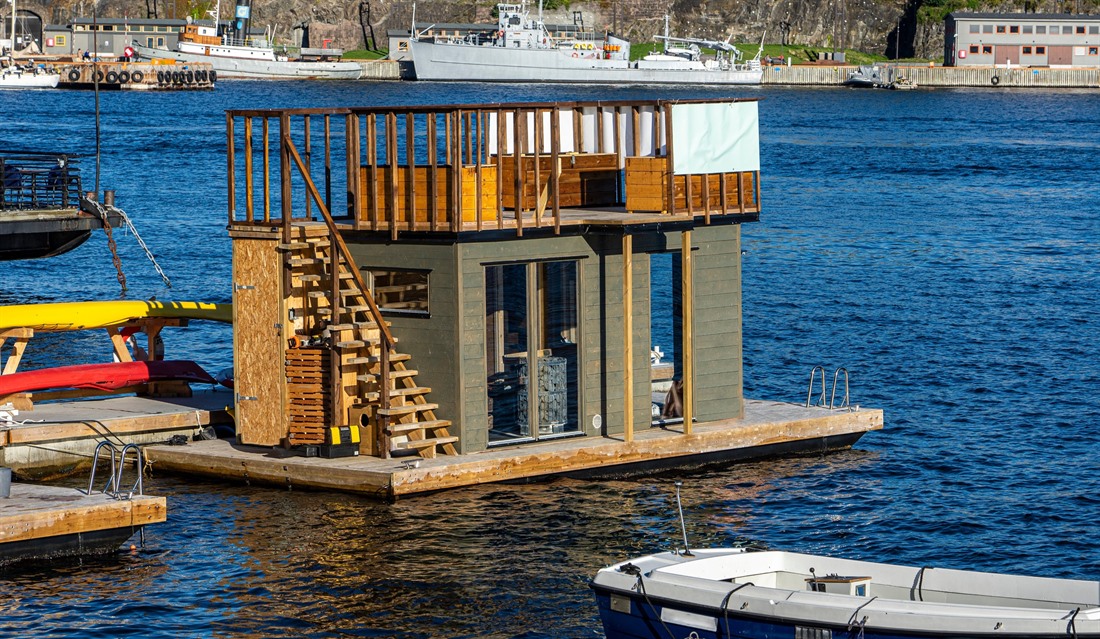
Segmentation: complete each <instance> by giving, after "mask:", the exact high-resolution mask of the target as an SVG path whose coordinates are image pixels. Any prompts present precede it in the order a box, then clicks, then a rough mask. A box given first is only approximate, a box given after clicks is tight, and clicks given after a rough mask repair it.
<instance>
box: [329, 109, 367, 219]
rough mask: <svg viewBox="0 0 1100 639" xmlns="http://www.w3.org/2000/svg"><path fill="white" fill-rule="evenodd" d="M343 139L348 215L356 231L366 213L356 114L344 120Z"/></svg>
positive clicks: (361, 150)
mask: <svg viewBox="0 0 1100 639" xmlns="http://www.w3.org/2000/svg"><path fill="white" fill-rule="evenodd" d="M344 137H345V139H346V140H347V144H346V148H345V151H344V155H345V158H344V164H345V165H347V170H348V183H347V190H348V193H349V195H348V199H349V201H348V208H349V209H350V210H349V211H348V214H349V215H350V216H351V219H352V226H353V227H354V228H355V230H357V231H358V230H360V229H362V228H363V215H364V213H366V211H365V209H364V207H363V168H362V164H363V160H362V157H363V149H362V147H361V146H360V140H361V138H360V135H359V114H358V113H349V114H348V115H347V117H346V118H344ZM330 197H331V194H330ZM329 210H330V211H331V210H332V209H331V208H330V209H329Z"/></svg>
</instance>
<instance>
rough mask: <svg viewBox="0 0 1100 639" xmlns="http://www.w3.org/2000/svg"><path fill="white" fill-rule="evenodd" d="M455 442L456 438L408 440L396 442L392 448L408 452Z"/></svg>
mask: <svg viewBox="0 0 1100 639" xmlns="http://www.w3.org/2000/svg"><path fill="white" fill-rule="evenodd" d="M457 441H458V438H457V437H429V438H427V439H410V440H409V441H407V442H397V443H395V444H394V445H393V447H394V448H398V449H403V450H408V449H410V448H427V447H429V446H438V445H440V444H453V443H454V442H457Z"/></svg>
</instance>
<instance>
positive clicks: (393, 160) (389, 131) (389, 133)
mask: <svg viewBox="0 0 1100 639" xmlns="http://www.w3.org/2000/svg"><path fill="white" fill-rule="evenodd" d="M386 185H387V186H388V188H389V192H388V193H386V219H387V220H389V223H390V239H392V240H397V230H398V229H397V112H396V111H387V112H386Z"/></svg>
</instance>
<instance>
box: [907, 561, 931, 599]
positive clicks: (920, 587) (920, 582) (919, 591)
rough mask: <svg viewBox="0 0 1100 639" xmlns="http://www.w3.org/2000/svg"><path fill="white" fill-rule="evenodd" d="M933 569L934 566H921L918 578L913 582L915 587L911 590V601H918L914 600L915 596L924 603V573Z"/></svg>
mask: <svg viewBox="0 0 1100 639" xmlns="http://www.w3.org/2000/svg"><path fill="white" fill-rule="evenodd" d="M931 568H932V566H921V569H920V570H918V571H917V577H916V579H914V580H913V587H912V588H910V589H909V601H917V599H914V598H913V595H914V594H916V596H917V597H918V598H919V600H920V601H924V571H925V570H929V569H931Z"/></svg>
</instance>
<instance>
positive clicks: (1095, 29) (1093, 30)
mask: <svg viewBox="0 0 1100 639" xmlns="http://www.w3.org/2000/svg"><path fill="white" fill-rule="evenodd" d="M1097 34H1100V27H1098V26H1092V27H1089V35H1097Z"/></svg>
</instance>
